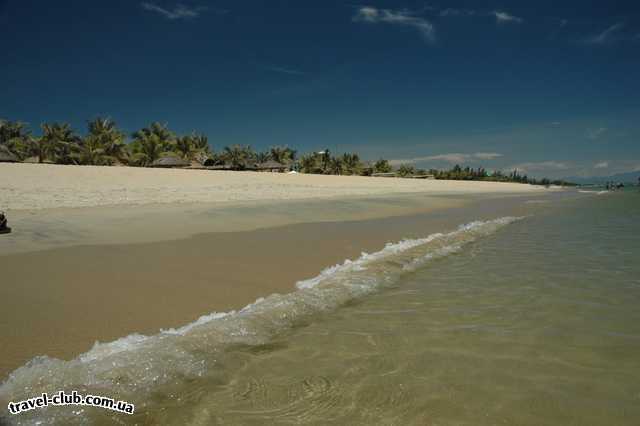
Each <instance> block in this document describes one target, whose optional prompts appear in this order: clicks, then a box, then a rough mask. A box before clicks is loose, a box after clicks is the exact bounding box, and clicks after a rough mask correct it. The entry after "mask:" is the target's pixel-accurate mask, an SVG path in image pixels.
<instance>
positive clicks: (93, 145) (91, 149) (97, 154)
mask: <svg viewBox="0 0 640 426" xmlns="http://www.w3.org/2000/svg"><path fill="white" fill-rule="evenodd" d="M78 160H79V162H80V164H89V165H93V166H103V165H111V164H113V163H114V162H115V160H116V158H115V157H112V156H110V155H107V153H106V151H105V149H104V148H103V146H102V144H101V143H100V141H99V139H98V138H96V137H93V136H87V137H86V138H85V139H84V141H83V142H82V144H81V145H80V148H79V152H78Z"/></svg>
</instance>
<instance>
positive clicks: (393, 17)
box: [353, 6, 435, 43]
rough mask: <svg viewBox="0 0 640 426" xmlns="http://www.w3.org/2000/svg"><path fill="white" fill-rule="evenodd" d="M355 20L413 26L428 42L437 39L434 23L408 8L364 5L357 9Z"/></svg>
mask: <svg viewBox="0 0 640 426" xmlns="http://www.w3.org/2000/svg"><path fill="white" fill-rule="evenodd" d="M353 20H354V21H355V22H367V23H370V24H377V23H386V24H393V25H403V26H408V27H412V28H415V29H416V30H418V32H420V34H422V36H423V37H424V38H425V40H427V41H428V42H431V43H433V42H434V41H435V27H434V26H433V24H432V23H431V22H429V21H427V20H426V19H424V18H421V17H419V16H415V15H414V14H412V13H411V12H410V11H407V10H390V9H378V8H375V7H372V6H363V7H360V8H359V9H358V10H357V11H356V14H355V16H354V17H353Z"/></svg>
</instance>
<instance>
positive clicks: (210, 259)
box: [0, 164, 549, 374]
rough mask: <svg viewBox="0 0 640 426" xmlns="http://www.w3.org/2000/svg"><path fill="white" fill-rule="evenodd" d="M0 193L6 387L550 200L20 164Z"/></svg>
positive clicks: (446, 184)
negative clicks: (40, 363) (52, 360)
mask: <svg viewBox="0 0 640 426" xmlns="http://www.w3.org/2000/svg"><path fill="white" fill-rule="evenodd" d="M0 179H2V180H3V181H4V182H6V183H7V185H5V186H3V187H2V188H0V203H1V207H0V208H2V209H5V210H6V211H8V212H9V218H10V225H11V226H12V227H13V229H14V232H13V233H12V234H9V235H3V236H2V240H0V264H2V266H3V271H4V272H3V276H4V278H5V279H3V283H5V284H4V285H2V286H0V294H1V295H2V297H1V299H2V300H4V301H6V302H7V305H6V306H2V307H1V308H2V312H3V317H4V320H3V321H2V324H4V326H3V330H2V333H1V334H0V336H1V337H2V340H3V341H9V340H11V341H12V342H13V344H12V345H11V346H12V351H11V356H8V357H6V358H5V361H4V362H3V364H2V365H0V372H3V373H5V374H6V373H7V372H8V371H11V370H12V369H13V368H16V367H17V366H19V365H21V364H22V363H24V362H26V361H27V360H28V359H30V358H32V357H33V356H35V355H41V354H47V355H49V356H55V357H58V358H63V359H70V358H72V357H73V356H75V355H77V354H78V353H81V352H83V351H86V350H88V349H89V348H90V347H91V346H92V345H93V343H94V342H95V341H102V342H105V341H111V340H115V339H117V338H118V337H122V336H126V335H128V334H131V333H150V334H153V333H155V332H157V331H158V330H159V329H161V328H165V329H166V328H171V327H178V326H180V325H183V324H185V323H188V322H190V321H193V320H194V319H196V318H198V317H199V316H201V315H205V314H208V313H210V312H214V311H215V312H226V311H230V310H234V309H239V308H242V307H243V306H245V305H247V304H249V303H251V302H253V301H254V300H256V299H257V298H259V297H264V296H268V295H269V294H272V293H287V292H290V291H293V290H294V289H295V283H296V281H298V280H301V279H305V278H309V277H312V276H314V275H315V274H317V273H318V272H319V271H321V270H322V269H323V268H325V267H328V266H331V265H335V264H337V263H341V262H342V261H344V260H345V259H350V258H356V257H358V256H359V255H360V253H361V252H362V251H376V250H379V249H380V248H381V247H383V246H384V244H385V243H387V242H389V241H398V240H400V239H402V238H408V237H411V238H415V237H420V236H423V235H426V234H429V233H430V232H436V231H438V230H441V229H446V228H447V227H453V226H455V225H457V224H459V223H463V222H464V221H469V220H473V219H476V218H479V217H487V218H490V217H493V216H495V215H496V214H497V211H498V210H499V209H497V208H496V205H495V202H493V201H492V200H495V199H496V197H497V198H499V199H501V200H502V201H501V202H500V205H502V206H503V210H505V211H506V210H508V208H507V207H506V206H507V205H509V206H510V207H509V208H512V207H513V206H514V205H519V204H521V203H522V199H521V197H523V196H524V197H539V196H544V194H546V193H548V192H549V191H546V190H545V189H544V188H539V187H532V186H529V185H519V184H505V183H489V182H453V181H430V180H411V179H388V178H368V177H348V176H317V175H313V176H312V175H302V174H297V175H287V174H272V173H251V172H211V171H198V170H159V169H137V168H126V167H75V166H55V165H28V164H2V165H0ZM511 198H513V201H512V202H511V203H510V204H509V203H506V204H505V202H506V201H505V200H509V199H511ZM483 203H484V204H483ZM470 204H474V208H473V209H471V210H468V211H467V210H465V209H461V207H463V206H466V205H470ZM480 205H484V206H485V207H484V209H480V207H479V206H480ZM483 211H484V213H482V212H483ZM33 265H38V267H37V268H34V267H33ZM245 265H251V267H246V266H245ZM105 319H107V321H105ZM65 324H75V325H74V326H73V327H71V328H69V327H65ZM5 326H6V327H5ZM20 330H23V331H20Z"/></svg>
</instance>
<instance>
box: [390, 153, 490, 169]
mask: <svg viewBox="0 0 640 426" xmlns="http://www.w3.org/2000/svg"><path fill="white" fill-rule="evenodd" d="M500 157H502V154H499V153H497V152H476V153H473V154H461V153H450V154H439V155H430V156H427V157H414V158H405V159H395V160H389V163H390V164H391V165H396V166H397V165H400V164H416V163H429V162H444V163H450V164H464V163H471V162H478V161H489V160H495V159H496V158H500Z"/></svg>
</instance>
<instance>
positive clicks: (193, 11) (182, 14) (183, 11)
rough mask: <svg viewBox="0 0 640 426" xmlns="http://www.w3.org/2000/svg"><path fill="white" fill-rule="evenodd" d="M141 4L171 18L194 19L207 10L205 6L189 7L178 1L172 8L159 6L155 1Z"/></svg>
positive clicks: (145, 8)
mask: <svg viewBox="0 0 640 426" xmlns="http://www.w3.org/2000/svg"><path fill="white" fill-rule="evenodd" d="M141 6H142V8H143V9H144V10H148V11H150V12H155V13H158V14H160V15H162V16H164V17H165V18H167V19H170V20H172V21H173V20H176V19H193V18H197V17H198V16H200V14H201V13H202V12H203V11H204V10H206V8H205V7H195V8H193V7H187V6H185V5H184V4H181V3H178V4H176V6H175V7H174V8H173V9H172V10H170V9H165V8H163V7H160V6H158V5H157V4H155V3H149V2H143V3H141Z"/></svg>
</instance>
